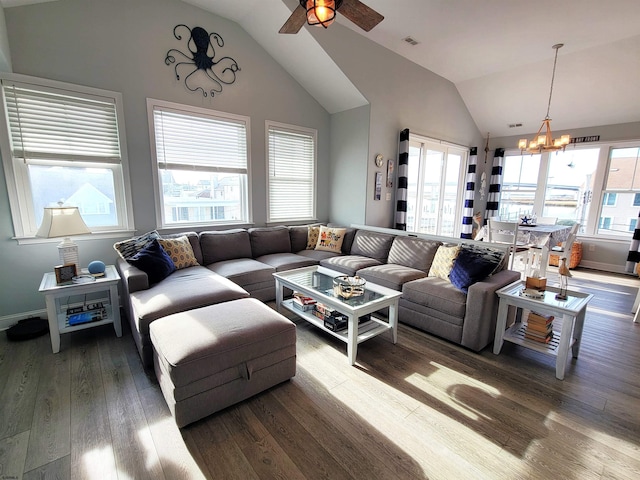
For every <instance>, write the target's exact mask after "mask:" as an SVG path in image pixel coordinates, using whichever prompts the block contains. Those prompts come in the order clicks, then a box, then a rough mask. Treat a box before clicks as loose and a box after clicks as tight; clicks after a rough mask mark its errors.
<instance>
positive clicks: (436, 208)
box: [407, 135, 468, 236]
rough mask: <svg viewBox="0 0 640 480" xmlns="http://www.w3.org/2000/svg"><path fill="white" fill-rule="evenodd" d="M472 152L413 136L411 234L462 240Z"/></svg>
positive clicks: (409, 205)
mask: <svg viewBox="0 0 640 480" xmlns="http://www.w3.org/2000/svg"><path fill="white" fill-rule="evenodd" d="M467 156H468V150H466V149H464V148H462V147H457V146H453V145H448V144H444V143H442V142H438V141H435V140H430V139H426V138H422V137H419V136H415V135H411V138H410V141H409V169H408V170H409V171H408V178H409V184H408V186H407V230H409V231H413V232H420V233H430V234H435V235H445V236H458V235H459V233H460V222H461V215H462V207H461V205H462V195H463V192H464V188H463V187H462V186H463V185H464V177H465V166H466V163H467Z"/></svg>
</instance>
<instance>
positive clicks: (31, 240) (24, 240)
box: [11, 230, 135, 245]
mask: <svg viewBox="0 0 640 480" xmlns="http://www.w3.org/2000/svg"><path fill="white" fill-rule="evenodd" d="M134 234H135V230H117V231H109V232H97V233H92V234H91V235H77V236H73V237H72V240H73V241H74V242H75V241H84V240H102V239H113V238H126V237H132V236H134ZM11 238H12V240H15V241H16V242H18V245H36V244H40V243H60V242H61V241H62V240H63V238H64V237H56V238H41V237H11Z"/></svg>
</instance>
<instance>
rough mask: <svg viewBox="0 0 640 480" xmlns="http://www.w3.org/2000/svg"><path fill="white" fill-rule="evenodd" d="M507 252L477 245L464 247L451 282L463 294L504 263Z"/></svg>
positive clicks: (453, 269) (457, 260)
mask: <svg viewBox="0 0 640 480" xmlns="http://www.w3.org/2000/svg"><path fill="white" fill-rule="evenodd" d="M504 257H505V252H503V251H499V250H494V249H490V248H484V247H478V246H475V245H462V246H461V248H460V253H458V256H457V257H456V261H455V263H454V264H453V268H452V269H451V273H450V274H449V281H450V282H451V283H452V284H453V285H454V286H455V287H457V288H458V289H460V290H461V291H462V292H464V293H467V292H468V291H469V287H470V286H471V285H473V284H474V283H476V282H479V281H480V280H484V279H485V278H487V277H488V276H489V275H491V274H492V273H493V272H494V271H495V270H496V269H497V268H498V267H499V266H500V265H501V263H502V261H503V259H504Z"/></svg>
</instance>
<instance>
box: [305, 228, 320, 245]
mask: <svg viewBox="0 0 640 480" xmlns="http://www.w3.org/2000/svg"><path fill="white" fill-rule="evenodd" d="M319 235H320V227H319V226H315V227H312V226H311V225H309V226H308V227H307V250H313V249H314V248H316V244H317V243H318V236H319Z"/></svg>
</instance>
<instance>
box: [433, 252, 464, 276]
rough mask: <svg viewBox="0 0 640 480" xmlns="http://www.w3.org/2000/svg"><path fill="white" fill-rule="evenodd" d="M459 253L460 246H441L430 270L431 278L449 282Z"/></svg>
mask: <svg viewBox="0 0 640 480" xmlns="http://www.w3.org/2000/svg"><path fill="white" fill-rule="evenodd" d="M459 252H460V245H440V246H439V247H438V251H437V252H436V256H435V257H434V258H433V263H432V264H431V268H430V269H429V276H430V277H440V278H442V279H443V280H449V273H451V269H452V268H453V263H454V262H455V260H456V257H457V256H458V253H459Z"/></svg>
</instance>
